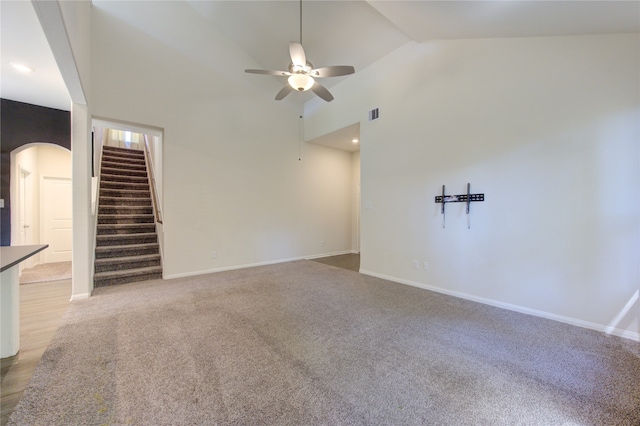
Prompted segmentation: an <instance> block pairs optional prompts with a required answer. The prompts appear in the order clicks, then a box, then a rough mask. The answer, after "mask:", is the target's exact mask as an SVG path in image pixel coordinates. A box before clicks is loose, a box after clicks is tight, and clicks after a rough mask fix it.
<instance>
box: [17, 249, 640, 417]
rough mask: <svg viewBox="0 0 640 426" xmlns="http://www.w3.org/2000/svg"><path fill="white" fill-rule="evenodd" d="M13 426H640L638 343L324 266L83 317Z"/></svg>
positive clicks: (72, 323)
mask: <svg viewBox="0 0 640 426" xmlns="http://www.w3.org/2000/svg"><path fill="white" fill-rule="evenodd" d="M9 424H11V425H102V424H111V425H116V424H118V425H129V424H131V425H213V424H238V425H240V424H242V425H245V424H246V425H249V424H250V425H315V424H323V425H375V424H380V425H391V424H393V425H402V424H412V425H413V424H429V425H516V424H519V425H638V424H640V343H638V342H632V341H629V340H625V339H621V338H617V337H612V336H607V335H605V334H602V333H598V332H594V331H591V330H586V329H581V328H577V327H573V326H570V325H566V324H562V323H558V322H554V321H549V320H544V319H540V318H536V317H531V316H527V315H523V314H518V313H515V312H510V311H505V310H501V309H498V308H494V307H490V306H486V305H481V304H477V303H474V302H469V301H465V300H461V299H456V298H453V297H449V296H445V295H442V294H438V293H433V292H429V291H425V290H421V289H417V288H413V287H409V286H404V285H400V284H395V283H391V282H388V281H384V280H381V279H377V278H373V277H369V276H366V275H361V274H358V273H355V272H351V271H348V270H344V269H340V268H336V267H331V266H327V265H323V264H320V263H318V262H311V261H298V262H291V263H285V264H278V265H270V266H263V267H257V268H250V269H243V270H237V271H229V272H221V273H217V274H210V275H204V276H198V277H191V278H183V279H175V280H166V281H161V280H157V281H147V282H142V283H132V284H125V285H121V286H114V287H104V288H100V289H98V290H96V292H95V296H94V297H91V298H89V299H87V300H81V301H76V302H73V303H72V304H71V306H70V307H69V309H68V311H67V313H66V314H65V317H64V318H63V320H62V325H61V326H60V328H59V329H58V332H57V335H56V337H55V338H54V339H53V341H52V343H51V345H50V346H49V348H48V349H47V351H46V353H45V354H44V356H43V358H42V361H41V363H40V365H39V366H38V368H37V370H36V372H35V374H34V376H33V378H32V380H31V383H30V385H29V387H28V388H27V390H26V391H25V393H24V396H23V398H22V400H21V401H20V403H19V405H18V407H17V408H16V411H15V412H14V414H13V416H12V417H11V419H10V422H9Z"/></svg>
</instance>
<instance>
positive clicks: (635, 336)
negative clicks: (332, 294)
mask: <svg viewBox="0 0 640 426" xmlns="http://www.w3.org/2000/svg"><path fill="white" fill-rule="evenodd" d="M360 273H361V274H365V275H370V276H372V277H376V278H382V279H383V280H387V281H392V282H396V283H399V284H405V285H410V286H412V287H418V288H421V289H424V290H429V291H435V292H436V293H442V294H446V295H448V296H453V297H459V298H461V299H466V300H471V301H473V302H478V303H482V304H485V305H490V306H495V307H497V308H502V309H507V310H509V311H515V312H520V313H522V314H527V315H533V316H536V317H540V318H546V319H550V320H554V321H558V322H562V323H565V324H570V325H575V326H577V327H582V328H588V329H590V330H596V331H600V332H602V333H606V334H611V335H613V336H618V337H623V338H625V339H629V340H635V341H638V342H640V333H635V332H633V331H628V330H622V329H619V328H613V327H610V326H605V325H602V324H597V323H593V322H589V321H583V320H580V319H576V318H571V317H566V316H563V315H556V314H552V313H549V312H545V311H539V310H537V309H531V308H527V307H524V306H519V305H513V304H511V303H504V302H500V301H497V300H493V299H487V298H484V297H478V296H474V295H471V294H467V293H462V292H458V291H451V290H447V289H444V288H440V287H435V286H431V285H427V284H422V283H418V282H415V281H409V280H405V279H401V278H396V277H392V276H389V275H384V274H378V273H376V272H371V271H367V270H365V269H360Z"/></svg>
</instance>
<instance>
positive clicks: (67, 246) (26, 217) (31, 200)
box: [10, 143, 73, 272]
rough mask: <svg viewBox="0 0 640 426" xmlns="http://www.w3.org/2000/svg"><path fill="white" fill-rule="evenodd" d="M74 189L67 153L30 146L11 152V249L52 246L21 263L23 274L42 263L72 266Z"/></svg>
mask: <svg viewBox="0 0 640 426" xmlns="http://www.w3.org/2000/svg"><path fill="white" fill-rule="evenodd" d="M71 188H72V185H71V151H69V150H68V149H66V148H63V147H60V146H58V145H54V144H49V143H30V144H25V145H23V146H21V147H20V148H18V149H16V150H14V151H12V152H11V189H10V200H11V206H13V208H12V209H11V245H31V244H49V248H47V249H46V250H43V251H42V252H40V253H39V254H37V255H35V256H33V257H32V258H30V259H29V260H27V261H26V262H22V264H21V265H20V272H23V270H24V269H25V268H28V269H32V268H34V267H36V266H37V265H39V264H42V263H51V262H71V234H72V232H71V223H72V220H71V211H72V208H73V205H72V197H71ZM54 251H56V252H58V253H55V255H54ZM51 255H54V256H53V257H52V256H51ZM23 265H24V266H23Z"/></svg>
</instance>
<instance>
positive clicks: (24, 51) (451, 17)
mask: <svg viewBox="0 0 640 426" xmlns="http://www.w3.org/2000/svg"><path fill="white" fill-rule="evenodd" d="M93 3H94V7H99V8H106V9H110V10H112V11H113V10H116V9H117V10H118V11H119V14H121V15H123V16H125V15H128V16H129V17H133V18H135V19H145V14H148V13H149V10H153V3H152V2H139V1H119V2H112V1H94V2H93ZM141 3H142V4H145V6H144V7H145V9H144V13H143V9H142V8H141ZM165 4H166V2H165ZM171 7H175V8H176V10H178V9H180V10H182V11H184V10H185V9H189V12H190V13H189V14H185V13H180V14H176V17H179V18H177V19H183V17H185V16H193V17H194V19H205V20H206V21H207V22H210V23H211V25H212V26H213V27H215V29H216V30H217V31H218V32H220V33H221V34H223V35H225V36H226V37H228V38H229V39H230V40H232V41H233V42H235V43H236V44H237V45H238V46H239V47H240V48H241V49H242V50H243V51H244V52H245V53H246V54H247V55H248V56H249V57H251V58H252V59H253V60H254V61H255V62H256V63H257V64H259V66H261V67H263V68H266V69H286V67H287V65H288V64H289V58H288V42H289V41H298V40H299V38H300V9H299V7H300V3H299V2H298V1H297V0H291V1H289V0H278V1H264V0H263V1H201V0H180V1H175V2H172V5H171ZM302 16H303V20H302V24H303V31H302V42H303V44H304V46H305V50H306V52H307V55H308V56H309V59H310V60H311V61H312V62H313V64H314V66H316V67H319V66H326V65H353V66H355V68H356V72H357V71H358V70H362V69H363V68H366V67H367V66H369V65H370V64H372V63H373V62H375V61H377V60H379V59H380V58H382V57H384V56H385V55H387V54H388V53H390V52H391V51H393V50H394V49H396V48H398V47H400V46H402V45H403V44H405V43H407V42H409V41H416V42H424V41H429V40H442V39H460V38H493V37H533V36H552V35H579V34H605V33H622V32H640V2H638V1H481V0H478V1H373V0H372V1H364V0H361V1H333V0H321V1H306V0H305V1H303V3H302ZM0 18H1V46H0V47H1V60H2V63H1V66H2V68H1V72H2V74H1V76H2V79H1V80H2V81H1V85H0V96H2V97H3V98H8V99H13V100H18V101H22V102H28V103H32V104H37V105H43V106H48V107H53V108H58V109H69V96H68V93H67V92H66V89H65V87H64V83H63V81H62V78H61V77H60V73H59V72H58V71H57V67H56V64H55V61H54V58H53V55H52V54H51V51H50V49H49V47H48V44H47V42H46V38H45V36H44V33H43V31H42V29H41V28H40V26H39V23H38V20H37V17H36V15H35V12H34V10H33V6H32V5H31V3H30V2H28V1H15V2H14V1H1V2H0ZM173 24H174V25H175V24H176V23H175V22H174V23H173ZM177 25H184V26H189V25H190V23H189V22H188V21H187V20H186V19H185V20H184V22H178V23H177ZM11 62H16V63H23V64H25V65H27V66H29V67H31V68H33V69H35V72H33V73H30V74H22V73H20V72H17V71H16V70H15V69H13V67H12V66H11V65H10V63H11ZM250 65H251V64H248V66H247V67H251V66H250ZM240 72H242V71H241V70H240ZM248 77H251V76H248ZM252 78H256V77H255V76H253V77H252ZM265 78H266V77H265ZM274 78H275V77H274ZM348 78H350V77H348V76H347V77H339V78H334V79H326V80H323V84H324V83H325V82H326V86H327V87H331V86H332V85H333V84H335V83H337V82H339V81H342V80H344V79H348Z"/></svg>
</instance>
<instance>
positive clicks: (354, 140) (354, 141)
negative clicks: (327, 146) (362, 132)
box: [351, 139, 360, 143]
mask: <svg viewBox="0 0 640 426" xmlns="http://www.w3.org/2000/svg"><path fill="white" fill-rule="evenodd" d="M351 142H353V143H358V142H360V141H359V140H358V139H353V140H352V141H351Z"/></svg>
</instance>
